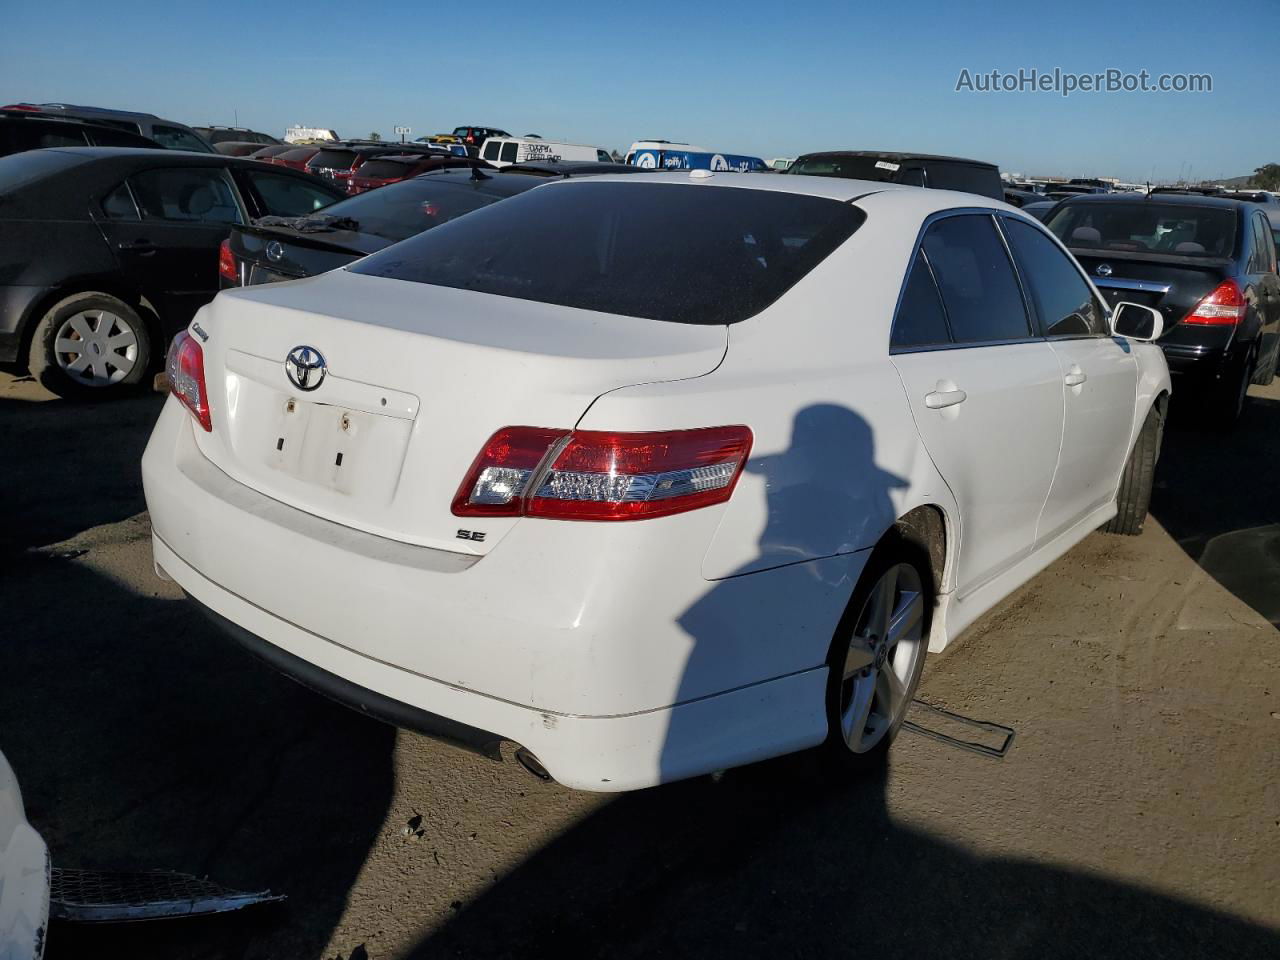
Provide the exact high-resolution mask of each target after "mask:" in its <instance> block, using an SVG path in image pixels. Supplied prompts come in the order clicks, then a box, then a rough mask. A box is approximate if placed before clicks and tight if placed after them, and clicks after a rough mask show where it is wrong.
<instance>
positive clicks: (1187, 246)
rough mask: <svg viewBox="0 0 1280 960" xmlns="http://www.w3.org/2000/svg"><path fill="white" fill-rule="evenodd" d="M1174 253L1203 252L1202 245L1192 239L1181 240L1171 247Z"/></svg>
mask: <svg viewBox="0 0 1280 960" xmlns="http://www.w3.org/2000/svg"><path fill="white" fill-rule="evenodd" d="M1173 252H1174V253H1204V245H1203V244H1200V243H1196V242H1195V241H1194V240H1183V241H1182V242H1181V243H1180V244H1178V245H1177V246H1176V247H1174V248H1173Z"/></svg>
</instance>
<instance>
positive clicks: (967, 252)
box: [924, 214, 1031, 343]
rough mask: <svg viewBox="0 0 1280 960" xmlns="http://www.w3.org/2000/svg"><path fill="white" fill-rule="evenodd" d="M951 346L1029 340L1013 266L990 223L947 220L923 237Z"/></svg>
mask: <svg viewBox="0 0 1280 960" xmlns="http://www.w3.org/2000/svg"><path fill="white" fill-rule="evenodd" d="M924 251H925V255H926V256H927V257H928V258H929V264H930V266H932V267H933V274H934V276H935V277H936V278H937V280H938V288H939V290H940V291H941V292H942V302H943V303H944V304H945V305H946V308H947V318H948V319H949V320H950V321H951V334H952V337H953V338H954V339H955V341H956V343H984V342H991V341H999V340H1018V339H1022V338H1025V337H1029V336H1030V335H1031V328H1030V326H1029V325H1028V323H1027V311H1026V305H1025V303H1024V302H1023V299H1022V291H1021V289H1020V288H1019V287H1018V281H1017V278H1016V277H1015V275H1014V272H1013V265H1012V264H1011V263H1010V262H1009V255H1008V253H1006V251H1005V248H1004V243H1003V242H1002V241H1001V239H1000V235H999V234H998V233H997V232H996V227H995V224H994V223H993V222H992V220H991V217H989V216H986V215H981V214H973V215H964V216H957V217H947V218H946V219H943V220H939V221H937V222H936V223H934V224H933V226H931V227H930V228H929V230H928V232H927V233H926V234H925V237H924Z"/></svg>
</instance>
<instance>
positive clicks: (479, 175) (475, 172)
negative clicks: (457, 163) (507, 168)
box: [471, 167, 493, 180]
mask: <svg viewBox="0 0 1280 960" xmlns="http://www.w3.org/2000/svg"><path fill="white" fill-rule="evenodd" d="M471 179H472V180H492V179H493V177H491V176H489V174H487V173H485V172H484V171H483V170H481V169H480V168H479V167H472V168H471Z"/></svg>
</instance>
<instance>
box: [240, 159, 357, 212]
mask: <svg viewBox="0 0 1280 960" xmlns="http://www.w3.org/2000/svg"><path fill="white" fill-rule="evenodd" d="M246 175H247V176H248V177H249V182H250V183H252V184H253V189H254V190H256V191H257V193H258V198H259V199H260V200H261V201H262V206H263V212H264V213H266V214H268V215H270V216H273V217H305V216H306V215H307V214H309V213H315V212H316V211H317V210H319V209H321V208H322V207H327V206H329V204H331V203H333V202H334V201H335V200H337V199H339V198H338V197H335V196H334V195H333V194H332V193H330V192H328V191H326V190H323V189H321V188H320V187H318V186H316V185H315V184H310V183H307V182H306V180H307V179H308V178H302V177H283V176H281V175H280V174H278V173H264V172H261V171H258V170H250V171H248V172H247V174H246Z"/></svg>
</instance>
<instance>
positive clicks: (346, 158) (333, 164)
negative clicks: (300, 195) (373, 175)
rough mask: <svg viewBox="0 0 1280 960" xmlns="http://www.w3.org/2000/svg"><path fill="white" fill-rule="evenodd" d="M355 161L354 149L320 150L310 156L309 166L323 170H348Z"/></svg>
mask: <svg viewBox="0 0 1280 960" xmlns="http://www.w3.org/2000/svg"><path fill="white" fill-rule="evenodd" d="M355 161H356V152H355V151H354V150H327V149H326V150H321V151H320V152H319V153H317V154H316V155H315V156H314V157H312V158H311V166H313V167H320V168H323V169H325V170H350V169H351V164H353V163H355Z"/></svg>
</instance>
